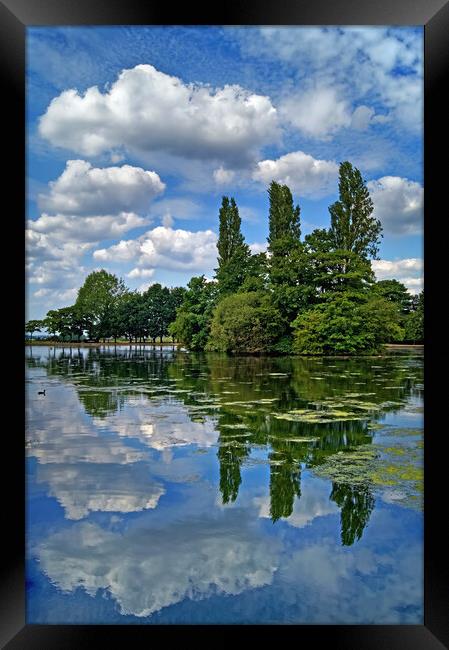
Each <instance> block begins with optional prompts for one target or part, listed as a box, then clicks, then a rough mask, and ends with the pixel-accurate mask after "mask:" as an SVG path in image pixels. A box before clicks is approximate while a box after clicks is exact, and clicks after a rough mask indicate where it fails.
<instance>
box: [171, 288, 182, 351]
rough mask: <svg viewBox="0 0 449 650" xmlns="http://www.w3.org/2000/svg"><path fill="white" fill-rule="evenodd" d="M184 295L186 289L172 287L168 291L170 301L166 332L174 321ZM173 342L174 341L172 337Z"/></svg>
mask: <svg viewBox="0 0 449 650" xmlns="http://www.w3.org/2000/svg"><path fill="white" fill-rule="evenodd" d="M185 294H186V289H185V288H184V287H172V288H171V289H170V301H169V309H168V323H169V325H168V328H167V331H168V332H169V331H170V325H171V323H173V322H174V321H175V320H176V313H177V311H178V309H179V308H180V307H181V305H182V303H183V302H184V297H185ZM172 338H173V342H174V341H175V340H176V339H175V337H174V336H173V337H172Z"/></svg>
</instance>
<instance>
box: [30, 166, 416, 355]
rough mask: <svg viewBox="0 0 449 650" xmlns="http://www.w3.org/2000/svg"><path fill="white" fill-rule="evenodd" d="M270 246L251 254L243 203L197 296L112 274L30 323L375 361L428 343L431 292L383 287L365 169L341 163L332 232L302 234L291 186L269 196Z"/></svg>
mask: <svg viewBox="0 0 449 650" xmlns="http://www.w3.org/2000/svg"><path fill="white" fill-rule="evenodd" d="M268 198H269V215H268V226H269V234H268V238H267V242H268V246H267V251H266V252H264V253H257V254H252V253H251V250H250V248H249V246H248V244H247V243H246V242H245V239H244V236H243V234H242V231H241V218H240V215H239V211H238V206H237V204H236V202H235V200H234V198H232V197H231V198H229V197H227V196H224V197H223V198H222V204H221V207H220V210H219V237H218V241H217V251H218V258H217V268H216V269H215V275H214V278H213V279H212V280H208V279H207V278H206V277H205V276H204V275H201V276H197V277H193V278H191V280H190V281H189V283H188V285H187V289H184V288H182V287H175V288H171V289H169V288H167V287H162V286H161V285H160V284H154V285H152V286H151V287H149V289H147V291H145V292H144V293H142V294H140V293H139V292H136V291H129V290H128V289H127V288H126V287H125V286H124V283H123V281H122V280H121V279H118V278H117V277H116V276H115V275H112V274H110V273H107V272H106V271H105V270H101V271H95V272H93V273H91V274H90V275H89V276H88V277H87V278H86V281H85V283H84V285H83V286H82V287H81V288H80V289H79V291H78V297H77V300H76V302H75V305H73V306H71V307H65V308H62V309H58V310H51V311H49V312H48V313H47V317H46V318H45V319H44V320H43V321H29V322H28V323H27V326H26V327H27V330H26V331H27V332H29V333H31V334H32V333H33V332H34V331H39V329H40V328H41V327H42V326H44V327H45V328H46V329H47V331H48V332H50V334H53V335H55V334H56V333H58V334H59V335H60V336H64V335H66V336H70V337H72V336H78V337H80V336H81V335H82V334H83V333H84V331H87V333H88V337H89V338H91V339H92V338H93V339H95V340H99V339H100V338H111V337H112V338H114V339H115V340H117V338H118V337H126V338H127V339H129V340H130V341H132V340H133V339H134V340H136V341H137V340H138V339H139V340H144V341H145V339H146V338H149V339H151V340H152V341H153V342H154V341H155V340H156V339H157V338H158V337H159V338H160V340H161V341H162V337H163V336H167V335H170V336H172V337H173V340H177V341H179V342H181V343H182V344H183V345H185V346H186V347H187V348H188V349H190V350H207V351H218V352H229V353H252V354H255V353H273V354H302V355H322V354H371V353H375V352H378V351H379V349H380V348H381V346H382V344H384V343H386V342H404V341H406V342H413V343H416V342H422V341H423V337H424V292H421V293H420V294H419V295H418V296H412V295H411V294H410V293H409V292H408V290H407V288H406V287H405V286H404V285H403V284H402V283H401V282H399V281H398V280H382V281H378V282H377V281H376V279H375V276H374V272H373V270H372V266H371V260H373V259H377V258H378V252H379V246H380V241H381V237H382V236H383V234H382V226H381V223H380V221H379V220H378V219H376V218H375V217H374V215H373V210H374V206H373V202H372V200H371V197H370V195H369V191H368V189H367V187H366V183H365V181H364V180H363V178H362V176H361V173H360V171H359V170H358V169H357V168H356V167H353V166H352V164H351V163H350V162H347V161H346V162H343V163H341V164H340V168H339V199H338V200H337V201H336V202H335V203H333V204H332V205H331V206H329V213H330V224H329V227H328V228H322V229H315V230H314V231H313V232H312V233H310V234H309V235H306V236H305V237H304V238H302V237H301V220H300V213H301V210H300V207H299V205H294V201H293V196H292V193H291V191H290V189H289V187H288V186H287V185H282V184H280V183H277V182H276V181H272V183H271V184H270V187H269V189H268Z"/></svg>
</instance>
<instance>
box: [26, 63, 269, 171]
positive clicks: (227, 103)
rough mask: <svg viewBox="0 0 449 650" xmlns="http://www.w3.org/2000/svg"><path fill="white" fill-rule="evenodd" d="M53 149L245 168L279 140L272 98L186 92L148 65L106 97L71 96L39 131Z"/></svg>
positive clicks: (124, 77) (94, 93) (203, 89)
mask: <svg viewBox="0 0 449 650" xmlns="http://www.w3.org/2000/svg"><path fill="white" fill-rule="evenodd" d="M39 130H40V134H41V135H42V136H43V137H44V138H46V139H47V140H49V141H50V142H51V143H52V144H54V145H58V146H61V147H65V148H67V149H71V150H72V151H76V152H79V153H81V154H85V155H88V156H90V155H97V154H99V153H102V152H104V151H110V150H113V149H116V148H117V147H121V146H123V147H125V148H127V149H129V150H137V151H143V152H149V151H161V150H163V151H165V152H167V153H172V154H175V155H179V156H182V157H193V158H199V159H218V160H232V161H233V162H238V161H240V162H241V161H242V159H244V160H248V157H249V158H251V157H252V156H253V155H254V154H255V152H257V150H258V149H259V148H260V147H261V146H262V145H263V144H264V143H266V142H270V141H273V139H277V137H278V124H277V112H276V109H275V108H274V106H273V105H272V103H271V101H270V99H269V97H266V96H263V95H256V94H253V93H250V92H249V91H247V90H245V89H244V88H242V87H241V86H238V85H226V86H224V87H223V88H215V89H213V88H211V87H209V86H206V85H200V84H193V83H191V84H185V83H184V82H183V81H182V80H181V79H179V78H177V77H173V76H170V75H168V74H165V73H163V72H161V71H159V70H156V68H154V67H153V66H152V65H148V64H145V65H144V64H142V65H137V66H135V67H134V68H131V69H128V70H123V71H122V72H121V73H120V75H119V77H118V79H117V80H116V81H115V82H114V83H113V84H112V85H111V86H110V88H109V89H107V90H105V92H102V91H101V90H100V89H99V88H98V87H97V86H92V87H90V88H88V89H87V90H86V92H85V93H83V94H82V93H79V92H78V91H77V90H76V89H73V88H72V89H69V90H66V91H64V92H63V93H61V94H60V95H59V96H58V97H55V98H54V99H53V100H52V102H51V103H50V105H49V106H48V108H47V110H46V112H45V114H44V115H43V116H42V117H41V119H40V123H39Z"/></svg>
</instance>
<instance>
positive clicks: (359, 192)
mask: <svg viewBox="0 0 449 650" xmlns="http://www.w3.org/2000/svg"><path fill="white" fill-rule="evenodd" d="M338 189H339V195H340V198H339V200H338V201H336V202H335V203H333V204H332V205H331V206H330V207H329V212H330V215H331V227H330V236H331V239H332V243H333V247H334V248H335V249H336V250H344V251H350V252H351V253H355V254H356V255H360V257H362V258H364V259H368V258H369V257H371V258H374V259H375V258H376V257H377V254H378V252H379V245H380V238H381V237H382V225H381V223H380V221H379V220H378V219H376V218H375V217H374V216H373V214H372V213H373V210H374V205H373V202H372V200H371V197H370V194H369V191H368V188H367V187H366V185H365V181H364V180H363V178H362V175H361V173H360V171H359V170H358V169H357V168H356V167H353V166H352V165H351V163H350V162H347V161H346V162H343V163H341V164H340V177H339V183H338Z"/></svg>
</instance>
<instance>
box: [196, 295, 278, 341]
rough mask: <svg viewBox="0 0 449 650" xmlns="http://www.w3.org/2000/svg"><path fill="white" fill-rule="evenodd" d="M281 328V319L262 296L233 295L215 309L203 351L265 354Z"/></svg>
mask: <svg viewBox="0 0 449 650" xmlns="http://www.w3.org/2000/svg"><path fill="white" fill-rule="evenodd" d="M282 326H283V321H282V318H281V316H280V314H279V312H278V311H277V309H276V308H275V307H273V305H272V304H271V302H270V296H269V294H267V293H265V292H254V291H253V292H249V293H237V294H234V295H231V296H227V297H226V298H223V300H221V301H220V302H219V303H218V305H217V306H216V308H215V311H214V315H213V318H212V325H211V329H210V336H209V341H208V343H207V346H206V349H207V350H214V351H218V352H234V353H238V352H247V353H257V352H267V351H270V348H271V346H272V344H273V343H274V341H275V340H276V338H277V336H278V335H279V331H280V329H281V327H282Z"/></svg>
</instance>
